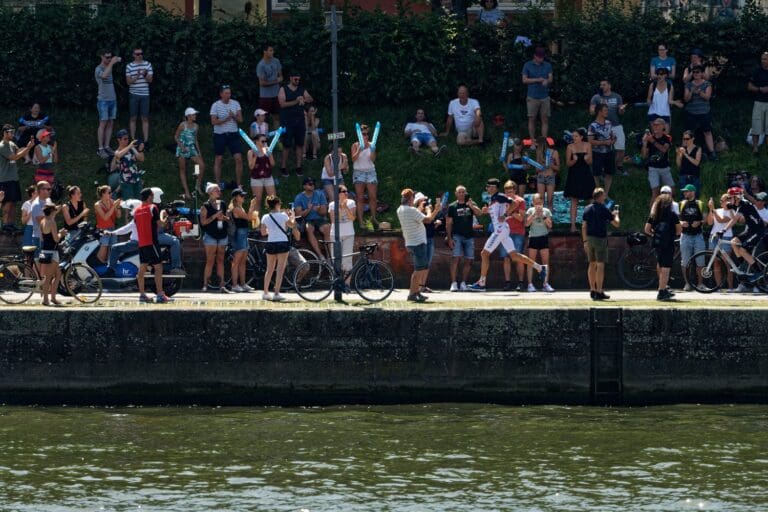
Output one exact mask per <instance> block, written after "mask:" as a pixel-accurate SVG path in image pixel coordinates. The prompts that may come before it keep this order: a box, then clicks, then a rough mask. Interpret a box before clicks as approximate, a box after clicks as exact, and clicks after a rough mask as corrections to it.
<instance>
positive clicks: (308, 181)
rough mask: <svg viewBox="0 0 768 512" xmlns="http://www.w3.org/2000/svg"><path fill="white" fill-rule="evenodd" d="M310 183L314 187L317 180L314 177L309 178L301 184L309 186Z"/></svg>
mask: <svg viewBox="0 0 768 512" xmlns="http://www.w3.org/2000/svg"><path fill="white" fill-rule="evenodd" d="M309 183H311V184H313V185H314V184H315V178H313V177H312V176H307V177H306V178H304V179H303V180H301V184H302V185H307V184H309Z"/></svg>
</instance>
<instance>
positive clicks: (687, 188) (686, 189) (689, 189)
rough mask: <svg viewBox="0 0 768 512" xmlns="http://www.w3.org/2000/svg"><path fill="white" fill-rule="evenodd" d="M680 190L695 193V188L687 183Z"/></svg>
mask: <svg viewBox="0 0 768 512" xmlns="http://www.w3.org/2000/svg"><path fill="white" fill-rule="evenodd" d="M680 190H682V191H683V192H696V186H695V185H692V184H690V183H689V184H687V185H686V186H684V187H683V188H682V189H680Z"/></svg>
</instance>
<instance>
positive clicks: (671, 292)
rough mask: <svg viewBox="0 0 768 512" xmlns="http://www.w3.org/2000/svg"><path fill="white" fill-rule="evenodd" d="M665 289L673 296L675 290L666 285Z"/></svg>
mask: <svg viewBox="0 0 768 512" xmlns="http://www.w3.org/2000/svg"><path fill="white" fill-rule="evenodd" d="M666 290H667V293H668V294H669V296H670V297H674V296H675V291H674V290H673V289H672V288H670V287H669V286H667V288H666Z"/></svg>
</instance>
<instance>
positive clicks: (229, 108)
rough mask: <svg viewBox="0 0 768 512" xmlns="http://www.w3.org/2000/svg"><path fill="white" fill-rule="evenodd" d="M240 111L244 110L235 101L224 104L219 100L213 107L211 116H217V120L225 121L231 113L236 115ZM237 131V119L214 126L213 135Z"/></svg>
mask: <svg viewBox="0 0 768 512" xmlns="http://www.w3.org/2000/svg"><path fill="white" fill-rule="evenodd" d="M239 110H242V109H241V108H240V103H238V102H237V101H235V100H229V102H228V103H224V102H223V101H221V100H218V101H217V102H216V103H214V104H213V105H211V116H215V117H216V119H222V120H223V119H226V118H227V116H228V115H229V113H230V112H231V113H232V115H236V114H237V112H238V111H239ZM236 131H237V121H236V120H235V119H230V120H229V121H227V122H226V123H223V124H217V125H214V126H213V133H231V132H236Z"/></svg>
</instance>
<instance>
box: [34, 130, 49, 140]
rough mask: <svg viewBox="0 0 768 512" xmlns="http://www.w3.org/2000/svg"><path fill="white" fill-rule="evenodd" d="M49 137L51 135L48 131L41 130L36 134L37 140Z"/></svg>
mask: <svg viewBox="0 0 768 512" xmlns="http://www.w3.org/2000/svg"><path fill="white" fill-rule="evenodd" d="M50 135H51V132H50V131H49V130H43V131H41V132H40V133H38V134H37V138H38V139H42V138H43V137H48V136H50Z"/></svg>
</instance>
